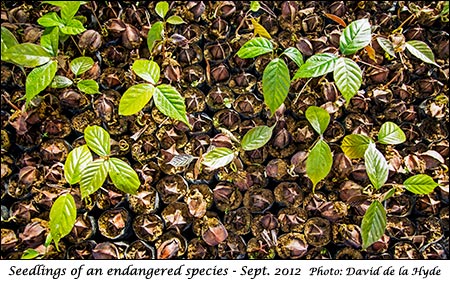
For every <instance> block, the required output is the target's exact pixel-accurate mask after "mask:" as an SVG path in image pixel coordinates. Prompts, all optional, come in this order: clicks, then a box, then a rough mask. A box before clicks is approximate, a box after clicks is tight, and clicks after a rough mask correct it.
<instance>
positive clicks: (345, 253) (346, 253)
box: [335, 247, 363, 260]
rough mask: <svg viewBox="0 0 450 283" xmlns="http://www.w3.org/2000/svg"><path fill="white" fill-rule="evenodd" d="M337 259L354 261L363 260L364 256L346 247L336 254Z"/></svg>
mask: <svg viewBox="0 0 450 283" xmlns="http://www.w3.org/2000/svg"><path fill="white" fill-rule="evenodd" d="M335 258H336V259H342V260H352V259H363V256H362V254H361V253H360V252H359V251H358V250H355V249H353V248H349V247H345V248H343V249H341V250H339V251H338V252H337V253H336V256H335Z"/></svg>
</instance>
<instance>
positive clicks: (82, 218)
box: [66, 213, 97, 244]
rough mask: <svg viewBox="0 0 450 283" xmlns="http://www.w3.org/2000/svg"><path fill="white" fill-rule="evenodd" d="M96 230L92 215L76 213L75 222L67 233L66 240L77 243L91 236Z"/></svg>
mask: <svg viewBox="0 0 450 283" xmlns="http://www.w3.org/2000/svg"><path fill="white" fill-rule="evenodd" d="M96 232H97V224H96V223H95V218H94V217H93V216H90V215H87V213H85V214H81V215H78V217H77V218H76V220H75V224H74V226H73V228H72V231H70V233H69V235H67V237H66V238H67V240H68V241H69V242H71V243H73V244H79V243H82V242H85V241H87V240H89V239H90V238H92V237H93V236H94V235H95V233H96Z"/></svg>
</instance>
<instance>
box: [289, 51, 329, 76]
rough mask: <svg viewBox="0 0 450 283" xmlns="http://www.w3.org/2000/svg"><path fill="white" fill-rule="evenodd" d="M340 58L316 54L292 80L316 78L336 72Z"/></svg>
mask: <svg viewBox="0 0 450 283" xmlns="http://www.w3.org/2000/svg"><path fill="white" fill-rule="evenodd" d="M337 59H338V57H337V56H336V55H334V54H331V53H320V54H315V55H313V56H311V57H309V58H308V60H306V62H305V63H304V64H303V65H301V66H300V68H298V70H297V72H296V73H295V75H294V77H293V78H292V80H293V81H294V80H296V79H298V78H315V77H320V76H323V75H325V74H327V73H330V72H333V71H334V65H335V63H336V60H337Z"/></svg>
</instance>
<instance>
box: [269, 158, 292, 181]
mask: <svg viewBox="0 0 450 283" xmlns="http://www.w3.org/2000/svg"><path fill="white" fill-rule="evenodd" d="M287 170H288V165H287V162H286V161H284V160H283V159H272V160H270V161H269V163H267V166H266V175H267V177H270V178H273V179H275V180H277V181H281V180H283V179H284V178H285V176H286V175H287V173H288V171H287Z"/></svg>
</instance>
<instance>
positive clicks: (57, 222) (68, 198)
mask: <svg viewBox="0 0 450 283" xmlns="http://www.w3.org/2000/svg"><path fill="white" fill-rule="evenodd" d="M76 219H77V207H76V206H75V200H74V199H73V196H72V195H71V194H69V193H67V194H63V195H60V196H59V197H58V198H57V199H56V201H55V202H54V203H53V205H52V208H51V209H50V221H49V227H50V234H51V235H52V238H53V240H54V241H55V245H56V247H58V243H59V240H61V239H62V238H63V237H65V236H66V235H67V234H69V233H70V231H71V230H72V228H73V225H75V221H76Z"/></svg>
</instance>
